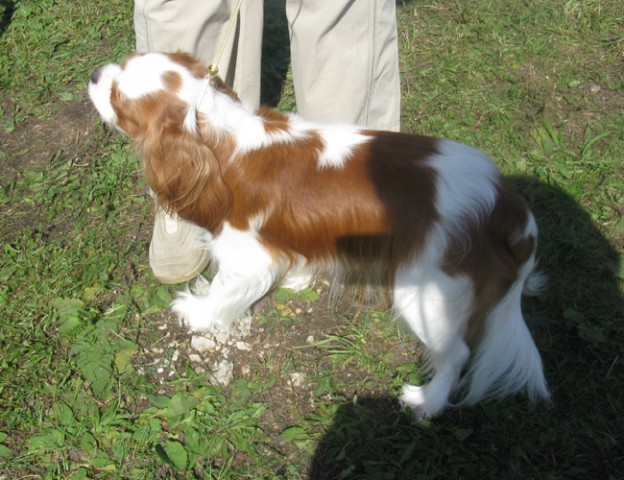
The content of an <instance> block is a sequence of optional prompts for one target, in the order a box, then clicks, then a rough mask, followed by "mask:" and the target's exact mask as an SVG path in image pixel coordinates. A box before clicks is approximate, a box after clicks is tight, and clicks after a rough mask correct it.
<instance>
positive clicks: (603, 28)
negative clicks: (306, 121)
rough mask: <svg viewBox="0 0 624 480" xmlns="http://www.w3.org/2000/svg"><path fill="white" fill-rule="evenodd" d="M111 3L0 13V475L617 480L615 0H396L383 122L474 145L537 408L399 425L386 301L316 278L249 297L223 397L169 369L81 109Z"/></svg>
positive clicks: (159, 308)
mask: <svg viewBox="0 0 624 480" xmlns="http://www.w3.org/2000/svg"><path fill="white" fill-rule="evenodd" d="M267 8H268V9H269V10H268V11H269V14H267V22H268V24H267V29H268V30H269V35H267V39H266V42H265V45H264V55H265V64H266V65H265V83H264V84H263V96H264V98H265V99H266V100H267V101H269V102H271V103H274V104H279V106H280V108H284V109H290V108H294V101H293V96H292V84H291V82H290V80H289V78H288V74H287V67H288V63H287V62H286V61H285V56H286V54H287V51H288V48H287V41H288V37H287V30H286V28H285V25H284V23H283V15H281V14H280V10H279V2H277V1H270V2H268V5H267ZM131 10H132V6H131V2H125V1H121V0H113V1H111V2H107V3H106V5H105V6H104V5H101V4H98V3H97V2H86V1H74V2H63V1H53V0H40V1H37V2H35V1H32V0H20V1H16V2H7V1H2V2H0V178H1V180H0V187H1V188H0V206H1V209H0V217H1V222H0V238H1V240H2V244H1V246H0V248H2V253H1V254H0V478H7V479H8V478H51V479H56V478H59V479H60V478H64V479H65V478H67V479H83V478H85V479H86V478H90V479H95V478H97V479H117V478H119V479H121V478H124V479H126V478H128V479H135V478H136V479H141V478H145V479H154V478H178V479H195V478H208V479H224V478H267V479H268V478H271V479H273V478H280V479H293V480H294V479H321V478H332V479H340V478H343V479H352V478H371V479H373V478H374V479H384V478H387V479H438V478H449V479H471V478H505V479H514V478H518V479H520V478H522V479H525V478H536V479H538V478H539V479H549V480H550V479H559V478H565V479H588V478H604V479H618V478H622V472H624V453H623V452H624V449H623V448H622V444H623V442H624V439H623V433H622V432H624V421H623V420H622V416H621V405H622V404H624V376H623V375H622V373H623V369H622V362H623V358H624V347H623V345H624V335H623V333H622V332H624V297H623V293H624V289H623V279H624V268H623V266H622V264H623V263H622V254H623V253H624V228H623V224H622V205H624V201H623V200H624V199H623V193H622V192H624V167H623V164H622V158H624V78H623V77H622V66H623V63H624V34H623V32H622V28H621V26H622V24H624V12H623V11H622V9H621V5H620V2H619V1H617V0H609V1H600V0H588V1H583V2H580V1H574V0H566V1H563V0H556V1H551V2H504V1H499V0H469V1H463V2H454V3H453V2H446V1H444V2H443V1H427V2H422V1H419V0H412V1H409V0H404V1H403V2H401V4H400V5H399V12H398V18H399V32H400V33H399V41H400V52H401V70H402V72H401V74H402V75H401V76H402V80H403V113H402V122H403V127H404V129H405V130H407V131H412V132H419V133H425V134H431V135H436V136H445V137H450V138H453V139H456V140H459V141H462V142H465V143H468V144H471V145H474V146H476V147H479V148H482V149H484V150H486V151H487V152H489V153H490V154H491V155H492V156H493V158H494V159H495V160H496V162H497V163H498V164H499V166H500V167H501V168H502V169H503V171H504V172H505V174H506V175H508V176H509V178H510V179H511V180H512V181H513V182H514V184H515V185H516V186H517V188H518V189H519V190H520V191H521V192H522V193H523V195H524V196H525V197H526V198H527V199H528V201H529V203H530V204H531V207H532V209H533V210H534V212H535V214H536V216H537V219H538V224H539V227H540V232H541V233H540V257H541V264H542V266H543V268H544V269H545V270H546V271H547V272H548V274H549V277H550V282H549V288H548V289H547V290H546V291H545V292H544V293H543V294H542V295H541V296H540V297H538V298H537V299H534V300H531V301H528V302H527V304H526V312H527V317H528V319H529V320H528V321H529V324H530V327H531V330H532V331H533V332H534V335H535V338H536V341H537V343H538V346H539V348H540V351H541V352H542V354H543V359H544V364H545V368H546V374H547V377H548V380H549V383H550V385H551V388H552V391H553V397H554V406H553V407H552V408H547V407H545V406H544V405H531V404H529V403H528V402H526V401H525V400H524V399H523V398H521V397H519V398H512V399H507V400H504V401H501V402H492V403H488V404H484V405H480V406H477V407H475V408H471V409H465V410H461V411H455V410H451V411H449V412H448V413H447V414H445V415H444V416H442V417H441V418H439V419H435V420H433V421H431V422H429V423H428V424H425V425H422V426H418V427H416V426H413V425H412V424H411V423H410V419H409V417H408V416H407V415H404V414H403V413H402V412H400V411H399V409H398V406H397V404H396V403H395V401H394V397H395V395H396V393H397V391H398V388H399V386H400V385H401V384H402V383H403V382H405V381H408V380H409V381H411V382H418V381H420V378H419V376H418V366H419V358H418V356H417V355H415V354H414V352H415V351H417V349H418V346H417V344H416V343H415V342H414V341H412V340H411V339H409V338H405V337H404V336H401V337H399V336H396V335H395V334H394V330H395V328H394V326H392V325H389V324H388V323H387V321H386V320H387V313H386V312H385V311H383V309H382V311H378V309H377V308H376V307H369V306H360V305H357V304H356V305H354V306H353V307H352V308H349V307H347V308H344V309H340V310H334V309H330V308H327V305H326V304H325V303H324V302H323V298H324V297H325V292H324V289H323V288H319V289H316V290H310V291H308V292H306V293H305V294H304V295H292V294H290V293H288V292H284V291H278V292H276V293H275V294H274V295H273V296H272V297H270V298H269V300H268V301H266V302H264V303H263V304H262V305H260V306H259V308H258V314H257V315H256V319H255V323H254V326H253V327H252V334H251V337H249V338H245V341H246V342H249V343H250V344H251V345H252V347H253V348H252V349H251V350H250V351H245V350H240V351H238V350H234V351H232V352H230V359H232V360H233V361H234V362H235V370H234V373H235V375H234V380H233V381H232V383H231V384H229V385H227V386H220V385H214V384H213V383H211V381H210V380H211V377H210V374H209V371H208V370H209V368H210V365H208V366H207V367H206V366H205V367H206V368H198V366H197V364H196V363H194V362H193V361H191V359H190V355H189V352H190V350H189V347H188V344H189V343H190V339H189V338H188V336H187V335H186V334H185V332H183V331H180V330H179V329H178V330H176V326H175V321H174V320H173V319H172V317H171V315H170V313H169V311H168V309H167V305H168V303H169V301H170V300H171V298H172V295H173V294H174V293H175V289H174V288H169V287H166V286H162V285H159V284H158V283H157V282H156V281H155V280H154V279H153V278H152V276H151V273H150V271H149V267H148V265H147V262H146V260H147V245H148V241H149V235H150V228H151V206H150V202H149V200H148V199H147V198H146V195H145V190H146V185H145V183H144V181H143V180H142V178H141V176H140V175H139V174H138V172H137V169H138V162H137V159H136V158H134V157H133V155H132V154H131V153H130V152H129V150H128V145H127V143H126V141H125V140H124V139H123V138H121V137H119V136H117V135H112V134H110V133H108V132H106V131H105V130H104V129H102V128H101V126H99V124H98V122H97V120H96V117H95V115H94V113H93V112H92V111H91V109H90V108H89V107H85V106H84V105H85V104H86V96H85V84H86V82H87V81H88V78H89V76H90V72H91V71H92V70H93V68H95V67H96V66H97V65H99V64H101V63H103V62H108V61H110V60H119V59H120V58H122V57H123V56H124V55H125V54H126V53H127V52H129V51H130V50H131V49H132V43H133V38H132V22H131V19H132V11H131ZM319 296H320V297H321V298H319ZM356 303H357V302H356ZM154 352H158V354H156V353H154ZM176 358H178V360H175V359H176ZM169 371H171V375H169V373H168V372H169Z"/></svg>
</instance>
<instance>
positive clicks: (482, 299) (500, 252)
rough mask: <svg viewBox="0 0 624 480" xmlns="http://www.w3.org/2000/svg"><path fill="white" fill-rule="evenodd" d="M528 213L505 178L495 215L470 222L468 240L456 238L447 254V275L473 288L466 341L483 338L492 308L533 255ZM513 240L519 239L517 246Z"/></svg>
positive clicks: (500, 183)
mask: <svg viewBox="0 0 624 480" xmlns="http://www.w3.org/2000/svg"><path fill="white" fill-rule="evenodd" d="M528 221H529V210H528V207H527V205H526V202H525V201H524V199H523V198H522V197H521V196H520V195H518V194H517V193H516V192H515V191H514V190H513V188H512V187H511V186H510V185H509V184H508V183H507V182H506V181H504V180H503V179H502V178H501V180H500V182H499V185H498V196H497V199H496V204H495V205H494V209H493V210H492V212H491V213H490V214H489V215H488V216H487V217H486V218H484V219H483V220H482V221H481V222H477V223H475V222H474V221H467V222H466V226H467V230H466V238H454V239H452V241H451V243H450V244H449V247H448V249H447V252H446V256H445V264H444V266H443V268H444V271H445V272H446V273H447V274H449V275H467V276H468V277H469V278H470V279H471V280H472V284H473V288H474V292H473V293H474V303H473V311H472V312H471V314H470V318H469V321H468V328H467V331H466V334H465V339H466V341H467V342H468V343H469V344H471V343H474V342H475V341H476V339H478V338H480V336H481V333H482V331H483V328H484V326H485V321H486V319H487V317H488V315H489V313H490V311H491V310H492V308H493V307H494V306H495V305H496V304H497V303H498V302H499V301H500V300H501V299H502V298H503V297H504V296H505V294H506V293H507V292H508V291H509V289H510V288H511V286H512V285H513V283H514V282H515V281H516V280H517V279H518V271H519V269H520V267H521V266H522V265H523V264H524V263H526V261H527V260H529V258H530V257H531V255H533V253H534V252H535V248H536V239H535V238H534V237H532V236H529V237H528V238H522V235H521V234H522V232H524V230H525V228H526V226H527V222H528ZM513 239H520V240H519V241H517V242H516V243H514V240H513Z"/></svg>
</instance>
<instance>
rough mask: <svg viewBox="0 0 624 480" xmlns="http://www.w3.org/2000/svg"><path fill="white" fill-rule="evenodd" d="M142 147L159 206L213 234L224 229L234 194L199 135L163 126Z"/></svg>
mask: <svg viewBox="0 0 624 480" xmlns="http://www.w3.org/2000/svg"><path fill="white" fill-rule="evenodd" d="M155 130H159V131H158V132H157V133H156V132H155V133H154V134H152V135H147V136H146V138H144V140H143V142H142V145H141V147H142V148H141V150H142V152H141V154H142V155H141V156H142V160H143V164H144V169H145V175H146V177H147V181H148V182H149V184H150V187H151V188H152V190H153V191H154V193H155V194H156V197H157V200H158V202H159V205H160V206H161V207H163V208H164V209H165V210H167V211H169V212H170V213H177V214H178V215H179V216H180V217H182V218H184V219H186V220H190V221H192V222H194V223H196V224H198V225H200V226H202V227H204V228H207V229H208V230H210V231H211V232H213V233H215V232H217V231H219V230H220V229H221V226H222V225H223V221H224V220H225V218H226V216H227V214H228V213H229V211H230V208H231V203H232V194H231V192H230V190H229V189H228V187H227V186H226V185H225V183H224V182H223V177H222V175H221V166H220V164H219V162H218V160H217V158H216V157H215V155H214V153H213V152H212V150H210V148H208V147H207V146H206V145H205V144H204V143H203V142H202V141H201V138H200V136H199V135H198V134H197V133H193V132H189V131H188V130H186V129H184V128H183V127H181V126H180V125H179V124H176V123H174V122H163V123H162V124H160V128H156V129H155Z"/></svg>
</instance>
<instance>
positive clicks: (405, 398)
mask: <svg viewBox="0 0 624 480" xmlns="http://www.w3.org/2000/svg"><path fill="white" fill-rule="evenodd" d="M432 400H433V401H432ZM399 402H400V403H401V405H402V406H403V408H409V409H411V410H412V411H413V412H414V415H415V416H416V420H417V421H422V420H425V419H428V418H433V417H435V416H436V415H439V414H440V413H442V411H443V410H444V408H445V407H446V402H439V401H438V400H436V399H432V398H430V395H427V387H426V386H422V387H418V386H416V385H404V386H403V393H402V395H401V396H400V397H399Z"/></svg>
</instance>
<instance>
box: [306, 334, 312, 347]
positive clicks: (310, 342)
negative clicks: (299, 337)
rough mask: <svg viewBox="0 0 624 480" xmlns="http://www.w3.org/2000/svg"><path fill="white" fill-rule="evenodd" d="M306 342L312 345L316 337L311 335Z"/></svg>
mask: <svg viewBox="0 0 624 480" xmlns="http://www.w3.org/2000/svg"><path fill="white" fill-rule="evenodd" d="M306 343H307V344H308V345H312V344H313V343H314V337H313V336H312V335H310V336H309V337H308V338H306Z"/></svg>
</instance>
